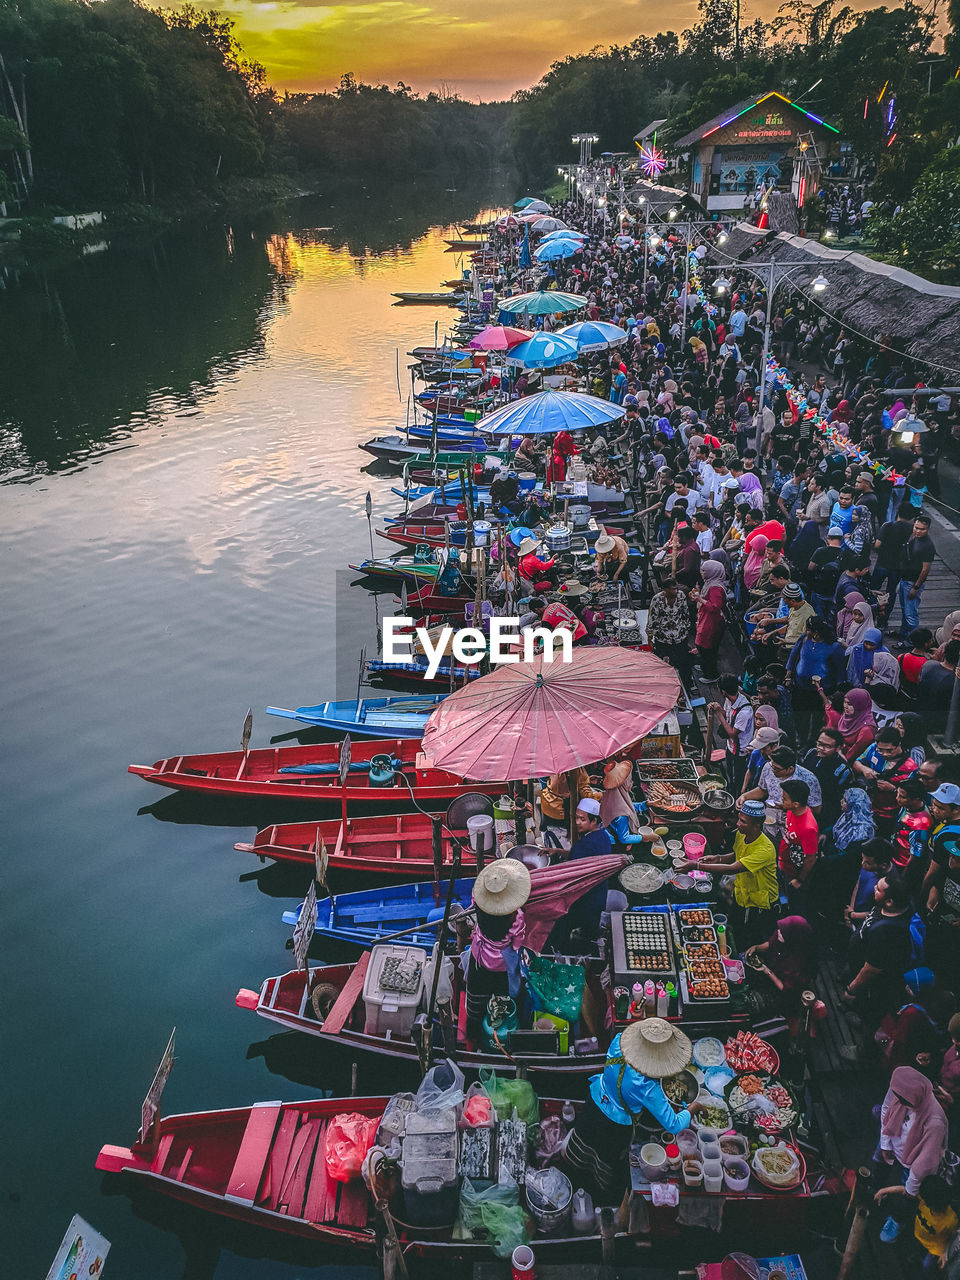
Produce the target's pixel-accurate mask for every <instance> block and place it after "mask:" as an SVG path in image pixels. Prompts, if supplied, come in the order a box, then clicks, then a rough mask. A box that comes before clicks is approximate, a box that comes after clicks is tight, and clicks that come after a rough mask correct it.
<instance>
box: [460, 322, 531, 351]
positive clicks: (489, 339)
mask: <svg viewBox="0 0 960 1280" xmlns="http://www.w3.org/2000/svg"><path fill="white" fill-rule="evenodd" d="M532 337H533V334H532V333H530V332H529V331H528V330H526V329H512V328H511V327H510V326H509V325H502V324H490V325H487V327H486V329H483V330H481V332H480V333H478V334H477V335H476V337H475V338H471V339H470V341H469V343H468V344H467V345H468V346H470V347H473V348H474V350H476V351H509V350H510V348H511V347H515V346H517V345H518V344H519V343H521V342H526V341H527V340H528V339H529V338H532Z"/></svg>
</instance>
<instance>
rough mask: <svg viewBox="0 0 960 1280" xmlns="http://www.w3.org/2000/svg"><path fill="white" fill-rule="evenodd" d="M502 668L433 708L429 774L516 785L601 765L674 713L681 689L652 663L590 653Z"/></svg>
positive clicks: (618, 652)
mask: <svg viewBox="0 0 960 1280" xmlns="http://www.w3.org/2000/svg"><path fill="white" fill-rule="evenodd" d="M571 658H572V660H571V661H570V662H564V661H563V660H562V652H558V653H556V654H555V656H554V660H553V661H552V662H548V661H546V659H545V657H544V656H543V655H540V656H538V657H535V658H534V659H533V661H532V662H519V663H503V664H502V665H500V666H497V667H495V668H494V670H493V671H491V672H490V674H489V675H488V676H483V677H482V678H481V679H480V680H475V681H473V682H472V683H471V684H469V685H467V686H466V688H464V689H460V690H459V691H458V692H457V693H454V694H451V695H450V697H448V698H446V699H445V700H444V701H443V702H441V703H440V705H439V707H437V709H436V711H434V712H433V714H432V715H431V716H430V719H429V720H428V721H427V727H426V729H425V731H424V735H423V750H424V754H425V755H426V757H427V760H428V761H429V763H430V764H431V765H432V766H434V767H435V768H442V769H449V770H450V771H451V772H452V773H456V774H459V775H460V777H462V778H471V779H474V780H475V781H478V782H479V781H487V780H497V779H500V778H503V779H505V780H507V781H517V780H521V779H528V778H540V777H544V776H547V775H549V774H551V773H565V772H566V771H568V770H570V769H576V768H579V767H580V766H581V765H585V764H593V763H594V762H595V761H598V760H606V759H607V758H608V757H609V756H611V755H613V754H614V753H615V752H617V751H620V750H622V749H623V748H624V747H629V746H630V745H632V744H633V743H634V742H636V741H637V740H638V739H639V738H642V737H643V736H644V735H645V734H647V733H649V732H650V730H651V729H653V728H654V727H655V726H656V725H657V724H659V722H660V721H661V720H662V719H663V718H664V716H665V715H667V714H668V713H669V712H670V711H672V710H673V708H674V707H675V706H676V704H677V698H678V697H679V696H680V681H679V679H678V678H677V676H676V674H675V673H674V671H673V668H672V667H669V666H668V665H667V664H666V663H665V662H661V661H660V659H659V658H655V657H654V656H653V654H652V653H640V652H635V651H634V650H632V649H620V648H614V647H609V648H608V647H597V648H587V649H573V650H572V652H571Z"/></svg>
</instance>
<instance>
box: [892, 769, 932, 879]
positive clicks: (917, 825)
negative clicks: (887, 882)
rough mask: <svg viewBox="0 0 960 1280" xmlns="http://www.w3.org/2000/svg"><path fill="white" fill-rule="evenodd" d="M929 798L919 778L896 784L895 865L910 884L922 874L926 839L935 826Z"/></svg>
mask: <svg viewBox="0 0 960 1280" xmlns="http://www.w3.org/2000/svg"><path fill="white" fill-rule="evenodd" d="M926 800H927V790H926V787H925V786H924V785H923V783H922V781H921V780H920V779H919V778H918V777H916V776H913V777H910V778H904V779H903V781H902V782H899V783H898V784H897V804H898V805H900V812H899V814H898V815H897V825H896V828H895V829H894V833H893V865H894V866H895V867H898V868H899V869H900V870H901V871H902V872H903V874H904V878H905V879H906V880H907V882H908V883H910V884H915V883H916V882H917V880H918V879H919V877H920V876H921V875H922V873H923V870H924V866H925V861H926V853H927V842H928V841H929V839H930V832H931V831H932V829H933V818H932V817H931V816H930V811H929V809H928V808H927V805H926Z"/></svg>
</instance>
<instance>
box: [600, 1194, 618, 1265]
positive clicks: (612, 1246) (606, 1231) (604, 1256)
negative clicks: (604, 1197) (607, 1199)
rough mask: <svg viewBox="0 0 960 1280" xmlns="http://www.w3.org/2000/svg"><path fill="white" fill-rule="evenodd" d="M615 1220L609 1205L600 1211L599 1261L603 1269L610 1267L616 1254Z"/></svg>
mask: <svg viewBox="0 0 960 1280" xmlns="http://www.w3.org/2000/svg"><path fill="white" fill-rule="evenodd" d="M616 1233H617V1218H616V1214H615V1213H614V1211H613V1209H612V1208H611V1207H610V1205H608V1204H605V1205H604V1206H603V1207H602V1208H601V1210H600V1260H601V1261H602V1263H603V1265H604V1266H605V1267H612V1266H613V1262H614V1258H615V1256H616V1252H617V1241H616Z"/></svg>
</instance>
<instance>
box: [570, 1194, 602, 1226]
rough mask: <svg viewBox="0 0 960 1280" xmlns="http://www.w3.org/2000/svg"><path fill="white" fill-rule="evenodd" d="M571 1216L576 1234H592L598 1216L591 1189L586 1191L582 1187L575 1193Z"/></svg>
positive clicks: (571, 1205) (571, 1204)
mask: <svg viewBox="0 0 960 1280" xmlns="http://www.w3.org/2000/svg"><path fill="white" fill-rule="evenodd" d="M570 1216H571V1220H572V1223H573V1234H574V1235H576V1236H588V1235H591V1234H592V1232H593V1228H594V1226H595V1224H596V1221H597V1216H596V1211H595V1210H594V1207H593V1201H592V1200H591V1198H590V1193H589V1191H584V1190H583V1188H582V1187H580V1188H578V1189H577V1190H576V1191H575V1192H574V1193H573V1200H572V1201H571V1202H570Z"/></svg>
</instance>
